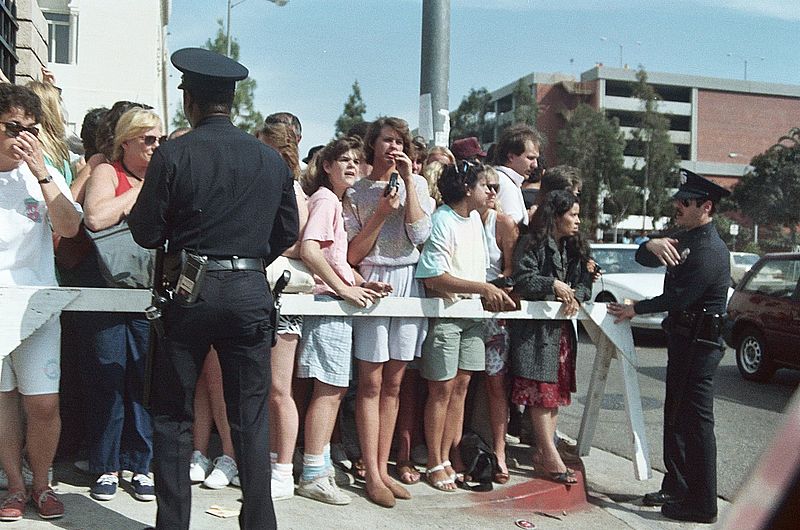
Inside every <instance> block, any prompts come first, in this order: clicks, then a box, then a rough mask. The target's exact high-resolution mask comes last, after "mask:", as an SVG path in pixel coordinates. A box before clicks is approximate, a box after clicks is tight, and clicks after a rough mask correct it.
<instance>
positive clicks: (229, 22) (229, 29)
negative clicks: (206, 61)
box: [225, 0, 231, 57]
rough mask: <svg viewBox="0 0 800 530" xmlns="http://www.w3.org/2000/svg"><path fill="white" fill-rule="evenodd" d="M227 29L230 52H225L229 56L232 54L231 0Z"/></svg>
mask: <svg viewBox="0 0 800 530" xmlns="http://www.w3.org/2000/svg"><path fill="white" fill-rule="evenodd" d="M226 27H227V28H228V29H227V33H228V36H227V39H226V40H227V41H228V52H227V53H226V54H225V55H227V56H228V57H230V56H231V0H228V24H227V26H226Z"/></svg>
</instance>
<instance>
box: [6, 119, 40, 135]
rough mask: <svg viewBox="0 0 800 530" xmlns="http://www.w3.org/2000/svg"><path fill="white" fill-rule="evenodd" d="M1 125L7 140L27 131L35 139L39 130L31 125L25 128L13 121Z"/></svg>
mask: <svg viewBox="0 0 800 530" xmlns="http://www.w3.org/2000/svg"><path fill="white" fill-rule="evenodd" d="M2 124H3V127H5V132H6V136H8V137H9V138H16V137H17V136H19V135H20V133H21V132H22V131H27V132H29V133H31V134H32V135H34V136H37V137H38V136H39V129H37V128H36V127H35V126H33V125H32V126H30V127H25V126H23V125H20V124H19V123H17V122H15V121H4V122H2Z"/></svg>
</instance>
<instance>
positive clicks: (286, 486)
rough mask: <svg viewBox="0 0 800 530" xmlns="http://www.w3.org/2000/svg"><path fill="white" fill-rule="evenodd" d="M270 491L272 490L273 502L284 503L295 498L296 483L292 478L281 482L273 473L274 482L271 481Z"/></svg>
mask: <svg viewBox="0 0 800 530" xmlns="http://www.w3.org/2000/svg"><path fill="white" fill-rule="evenodd" d="M270 489H271V490H272V500H273V501H282V500H285V499H291V498H292V497H294V481H293V480H292V477H291V476H289V477H288V478H285V479H283V480H281V479H279V478H276V476H275V474H274V473H273V474H272V480H271V481H270Z"/></svg>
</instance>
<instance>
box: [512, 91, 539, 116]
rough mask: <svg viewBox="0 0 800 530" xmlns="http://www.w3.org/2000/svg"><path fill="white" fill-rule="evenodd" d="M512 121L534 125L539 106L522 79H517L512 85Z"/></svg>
mask: <svg viewBox="0 0 800 530" xmlns="http://www.w3.org/2000/svg"><path fill="white" fill-rule="evenodd" d="M512 97H513V99H514V123H524V124H526V125H530V126H531V127H536V117H537V116H538V115H539V106H538V105H537V104H536V100H535V99H534V98H533V93H532V92H531V87H530V85H529V84H528V83H527V81H525V80H524V79H520V80H519V81H517V85H516V86H515V87H514V94H513V96H512Z"/></svg>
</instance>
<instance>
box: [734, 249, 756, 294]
mask: <svg viewBox="0 0 800 530" xmlns="http://www.w3.org/2000/svg"><path fill="white" fill-rule="evenodd" d="M757 261H758V254H752V253H750V252H731V282H733V285H734V287H735V286H736V285H737V284H738V283H739V282H740V281H742V278H744V274H745V273H746V272H747V271H749V270H750V268H751V267H752V266H753V265H755V264H756V262H757Z"/></svg>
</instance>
